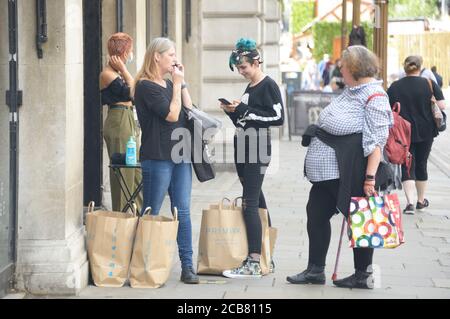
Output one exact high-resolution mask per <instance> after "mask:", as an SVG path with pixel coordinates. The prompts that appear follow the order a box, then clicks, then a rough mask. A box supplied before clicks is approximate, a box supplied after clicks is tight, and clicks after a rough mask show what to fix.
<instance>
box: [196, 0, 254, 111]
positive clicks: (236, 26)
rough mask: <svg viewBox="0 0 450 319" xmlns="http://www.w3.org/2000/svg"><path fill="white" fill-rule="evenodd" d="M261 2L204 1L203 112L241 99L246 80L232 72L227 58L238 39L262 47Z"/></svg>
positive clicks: (238, 0) (236, 0)
mask: <svg viewBox="0 0 450 319" xmlns="http://www.w3.org/2000/svg"><path fill="white" fill-rule="evenodd" d="M262 13H263V12H262V0H249V1H240V0H228V1H202V15H203V22H202V37H201V39H202V48H203V50H202V55H201V60H202V73H201V76H202V78H201V83H202V86H203V88H202V95H201V104H202V108H203V109H205V110H207V111H217V110H218V102H217V98H218V97H225V98H227V99H228V100H232V99H238V98H240V96H241V94H242V93H243V91H244V89H245V86H246V83H247V82H246V80H245V79H243V78H242V77H241V76H240V75H239V74H238V73H237V72H231V70H230V69H229V67H228V58H229V55H230V52H231V50H232V49H233V47H234V44H235V43H236V41H237V40H238V39H239V38H242V37H247V38H252V39H254V40H255V41H256V43H257V44H258V45H259V46H260V47H259V48H260V49H261V43H262V19H261V16H262Z"/></svg>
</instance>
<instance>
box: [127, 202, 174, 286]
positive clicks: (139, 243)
mask: <svg viewBox="0 0 450 319" xmlns="http://www.w3.org/2000/svg"><path fill="white" fill-rule="evenodd" d="M150 210H151V209H150V208H147V209H146V210H145V212H144V214H143V216H142V217H141V218H139V225H138V229H137V233H136V240H135V244H134V249H133V257H132V259H131V271H130V285H131V287H133V288H159V287H161V286H162V285H163V284H164V283H166V281H167V279H169V276H170V271H171V269H172V264H173V255H174V252H175V250H176V247H177V233H178V212H177V209H176V208H174V218H173V219H172V218H168V217H164V216H153V215H150V214H149V213H150Z"/></svg>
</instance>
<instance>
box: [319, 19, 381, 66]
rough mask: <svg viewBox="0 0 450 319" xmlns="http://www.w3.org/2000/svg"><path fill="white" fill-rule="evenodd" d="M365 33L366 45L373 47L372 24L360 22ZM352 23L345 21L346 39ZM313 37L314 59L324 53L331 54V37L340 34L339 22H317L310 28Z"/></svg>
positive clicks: (321, 56) (320, 58)
mask: <svg viewBox="0 0 450 319" xmlns="http://www.w3.org/2000/svg"><path fill="white" fill-rule="evenodd" d="M361 25H362V27H363V28H364V31H365V34H366V43H367V47H368V48H369V49H370V50H372V49H373V26H372V23H368V22H362V23H361ZM351 28H352V25H351V22H348V23H347V41H348V36H349V34H350V31H351ZM312 33H313V38H314V50H313V56H314V59H315V60H316V61H320V60H322V58H323V55H324V54H325V53H328V54H329V55H330V56H332V55H333V39H334V38H336V37H340V36H341V23H340V22H317V23H316V24H314V26H313V28H312Z"/></svg>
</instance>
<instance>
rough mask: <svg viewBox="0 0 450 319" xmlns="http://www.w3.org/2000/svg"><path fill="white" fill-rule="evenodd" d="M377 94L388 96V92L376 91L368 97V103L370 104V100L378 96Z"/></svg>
mask: <svg viewBox="0 0 450 319" xmlns="http://www.w3.org/2000/svg"><path fill="white" fill-rule="evenodd" d="M377 96H386V94H384V93H380V92H378V93H374V94H372V95H370V96H369V97H368V98H367V102H366V104H369V102H370V100H372V99H373V98H375V97H377Z"/></svg>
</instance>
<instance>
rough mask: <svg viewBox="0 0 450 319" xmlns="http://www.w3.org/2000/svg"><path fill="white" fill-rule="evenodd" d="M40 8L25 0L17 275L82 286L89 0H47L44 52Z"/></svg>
mask: <svg viewBox="0 0 450 319" xmlns="http://www.w3.org/2000/svg"><path fill="white" fill-rule="evenodd" d="M35 9H36V8H35V6H34V5H30V4H29V3H28V2H26V1H19V47H20V49H19V54H20V56H19V63H20V70H19V71H20V75H19V76H20V83H21V89H22V90H23V106H22V107H21V109H20V119H21V123H20V140H19V229H18V235H19V243H18V263H17V283H18V287H19V289H24V290H27V291H29V292H31V293H33V294H76V293H77V292H78V291H79V290H80V289H81V288H84V287H85V286H86V285H87V278H88V262H87V258H86V249H85V240H84V226H83V223H82V217H83V16H82V0H65V1H60V0H50V1H47V22H48V35H49V39H48V42H47V43H46V44H45V45H44V46H43V49H44V58H43V59H38V58H37V54H36V48H35V34H36V26H35Z"/></svg>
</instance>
